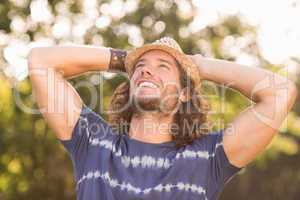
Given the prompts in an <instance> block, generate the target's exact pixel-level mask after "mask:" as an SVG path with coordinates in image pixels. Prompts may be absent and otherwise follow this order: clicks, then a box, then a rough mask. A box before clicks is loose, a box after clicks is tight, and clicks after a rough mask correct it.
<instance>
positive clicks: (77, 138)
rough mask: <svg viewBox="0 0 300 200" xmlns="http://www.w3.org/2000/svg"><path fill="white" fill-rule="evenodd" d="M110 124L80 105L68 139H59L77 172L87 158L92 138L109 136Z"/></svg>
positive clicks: (100, 138)
mask: <svg viewBox="0 0 300 200" xmlns="http://www.w3.org/2000/svg"><path fill="white" fill-rule="evenodd" d="M110 135H111V127H110V125H109V124H108V123H107V122H106V121H105V120H104V119H103V118H102V117H101V116H100V115H98V114H97V113H95V112H94V111H93V110H91V109H90V108H89V107H87V106H86V105H85V104H83V105H82V108H81V111H80V115H79V118H78V120H77V122H76V124H75V126H74V128H73V131H72V137H71V139H70V140H60V142H61V143H62V144H63V146H64V147H65V149H66V150H67V152H68V153H69V154H70V157H71V159H72V161H73V165H74V167H75V169H76V171H77V172H79V171H81V170H82V168H83V165H84V163H85V159H87V157H88V156H87V155H88V152H89V149H90V148H91V145H92V140H93V139H95V138H97V139H98V140H102V139H105V138H108V137H110Z"/></svg>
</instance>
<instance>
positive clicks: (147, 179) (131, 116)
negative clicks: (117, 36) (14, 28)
mask: <svg viewBox="0 0 300 200" xmlns="http://www.w3.org/2000/svg"><path fill="white" fill-rule="evenodd" d="M126 54H127V53H126V52H124V51H121V50H116V49H112V48H106V47H86V46H78V47H70V46H69V47H41V48H34V49H33V50H32V51H31V52H30V55H29V66H30V78H31V81H32V84H33V90H34V92H35V93H36V99H37V102H38V105H39V107H40V110H41V112H42V114H43V116H44V117H45V119H46V121H47V123H48V124H49V125H50V127H51V128H52V129H53V130H54V132H55V134H56V136H57V138H58V139H59V140H60V141H61V142H62V144H63V145H64V146H65V147H66V149H67V150H68V152H69V154H70V156H71V158H72V161H73V165H74V169H75V179H76V189H77V198H78V199H86V200H87V199H88V200H96V199H97V200H98V199H122V200H123V199H207V200H212V199H217V197H218V196H219V195H220V193H221V191H222V189H223V188H224V186H225V184H226V183H227V182H228V181H229V180H230V179H231V178H232V177H233V175H234V174H236V173H237V172H238V171H240V170H241V169H242V168H244V167H245V166H246V165H247V164H248V163H250V162H251V161H252V160H253V159H254V158H255V157H256V156H257V155H258V154H259V153H260V152H262V151H263V150H264V149H265V147H266V146H267V145H268V144H269V143H270V141H271V139H272V138H273V136H274V135H275V133H276V132H277V129H278V128H279V126H280V125H281V123H282V122H283V120H284V119H285V118H286V116H287V112H288V111H289V110H290V109H291V107H292V105H293V104H294V101H295V98H296V96H297V89H296V87H295V85H294V84H293V83H292V82H291V81H289V80H287V79H286V78H284V77H281V76H279V75H277V74H274V73H271V72H269V71H267V70H264V69H261V68H250V67H247V66H242V65H238V64H236V63H233V62H228V61H222V60H217V59H208V58H204V57H202V56H201V55H199V54H197V55H191V56H189V55H185V54H184V53H183V51H182V50H181V49H180V47H179V45H178V44H177V43H176V41H175V40H173V39H172V38H169V37H164V38H161V39H159V40H157V41H155V42H154V43H152V44H148V45H144V46H142V47H140V48H136V49H134V50H132V51H130V52H128V54H127V55H126ZM224 69H226V70H224ZM96 70H97V71H98V70H99V71H104V70H120V71H126V72H127V73H128V75H129V79H130V81H129V83H122V84H121V85H120V86H119V87H118V88H117V89H116V91H115V93H114V95H113V97H112V102H111V106H110V108H111V109H110V111H111V113H110V123H108V122H106V121H105V120H104V119H103V118H101V117H100V116H99V115H98V114H96V113H95V112H94V111H92V110H91V109H90V108H89V107H87V106H86V105H85V104H84V103H83V102H82V101H81V100H80V97H79V95H78V94H77V93H76V91H75V90H74V89H73V88H72V86H71V85H70V84H69V83H68V82H67V81H66V79H65V78H67V77H71V76H74V75H78V74H81V73H84V72H87V71H96ZM201 80H210V81H214V82H216V83H219V84H225V85H230V87H231V88H233V89H236V90H238V91H240V92H241V93H242V94H244V95H245V96H247V97H248V98H250V99H251V100H253V101H254V102H255V103H256V104H255V105H254V106H252V107H249V109H246V110H245V111H243V112H242V113H240V114H239V115H238V116H237V117H236V118H235V119H234V120H233V121H232V122H231V123H230V124H229V125H228V126H227V127H226V128H225V129H222V130H219V131H210V129H209V126H206V125H207V124H209V123H207V122H208V120H207V117H206V116H207V114H208V111H209V108H208V106H207V103H206V102H205V100H204V98H202V97H201V90H200V87H199V86H200V85H201ZM128 102H129V103H128ZM126 123H129V126H124V124H126ZM185 124H186V125H187V126H184V125H185ZM195 124H196V126H194V125H195ZM176 125H177V126H176ZM124 127H125V128H124Z"/></svg>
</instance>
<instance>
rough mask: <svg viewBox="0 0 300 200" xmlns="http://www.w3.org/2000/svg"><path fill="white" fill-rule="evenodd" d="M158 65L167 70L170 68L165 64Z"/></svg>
mask: <svg viewBox="0 0 300 200" xmlns="http://www.w3.org/2000/svg"><path fill="white" fill-rule="evenodd" d="M159 66H160V67H163V68H165V69H167V70H170V68H169V67H168V66H167V65H163V64H160V65H159Z"/></svg>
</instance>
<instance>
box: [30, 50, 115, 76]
mask: <svg viewBox="0 0 300 200" xmlns="http://www.w3.org/2000/svg"><path fill="white" fill-rule="evenodd" d="M110 56H111V55H110V51H109V48H107V47H96V46H88V45H76V46H75V45H74V46H53V47H36V48H33V49H32V50H31V52H30V54H29V57H28V59H29V61H30V63H31V65H30V66H31V68H39V67H52V68H54V69H56V70H58V71H60V72H62V74H63V76H64V77H69V76H74V75H78V74H80V73H84V72H87V71H96V70H97V71H104V70H107V69H108V67H109V61H110Z"/></svg>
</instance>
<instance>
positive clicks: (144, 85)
mask: <svg viewBox="0 0 300 200" xmlns="http://www.w3.org/2000/svg"><path fill="white" fill-rule="evenodd" d="M138 87H150V88H158V86H157V85H155V84H154V83H151V82H149V81H143V82H140V83H139V84H138Z"/></svg>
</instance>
